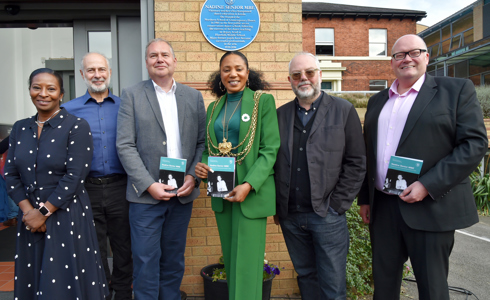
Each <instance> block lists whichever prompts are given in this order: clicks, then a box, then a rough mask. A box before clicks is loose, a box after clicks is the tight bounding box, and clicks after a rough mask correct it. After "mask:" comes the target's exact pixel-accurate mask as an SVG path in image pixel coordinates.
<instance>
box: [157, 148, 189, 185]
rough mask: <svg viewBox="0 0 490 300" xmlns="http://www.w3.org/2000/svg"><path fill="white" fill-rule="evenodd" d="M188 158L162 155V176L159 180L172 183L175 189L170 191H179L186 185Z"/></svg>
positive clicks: (167, 183)
mask: <svg viewBox="0 0 490 300" xmlns="http://www.w3.org/2000/svg"><path fill="white" fill-rule="evenodd" d="M186 165H187V160H186V159H180V158H170V157H163V156H162V157H160V176H159V178H160V179H159V180H158V182H160V183H163V184H166V185H170V186H171V187H172V188H173V189H171V190H167V192H168V193H174V194H176V193H177V190H178V189H179V188H180V187H181V186H183V185H184V177H185V170H186Z"/></svg>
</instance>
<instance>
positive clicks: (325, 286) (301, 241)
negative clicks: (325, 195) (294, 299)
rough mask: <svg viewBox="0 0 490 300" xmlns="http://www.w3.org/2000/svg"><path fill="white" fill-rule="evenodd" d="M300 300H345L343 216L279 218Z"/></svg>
mask: <svg viewBox="0 0 490 300" xmlns="http://www.w3.org/2000/svg"><path fill="white" fill-rule="evenodd" d="M279 221H280V223H281V229H282V232H283V234H284V239H285V240H286V246H287V248H288V251H289V255H290V256H291V260H292V261H293V265H294V269H295V270H296V272H297V273H298V286H299V289H300V292H301V298H302V299H303V300H338V299H346V282H345V272H346V270H345V269H346V264H347V252H348V250H349V231H348V229H347V221H346V218H345V214H344V215H340V216H339V215H336V214H334V213H332V212H330V211H329V213H328V215H327V216H326V217H325V218H322V217H320V216H319V215H317V214H316V213H314V212H309V213H289V215H288V216H287V217H286V218H280V219H279Z"/></svg>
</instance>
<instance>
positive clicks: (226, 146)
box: [218, 94, 243, 155]
mask: <svg viewBox="0 0 490 300" xmlns="http://www.w3.org/2000/svg"><path fill="white" fill-rule="evenodd" d="M242 98H243V94H242ZM242 98H240V101H238V104H237V105H236V106H235V110H233V112H232V113H231V116H230V119H229V120H228V122H227V123H226V124H225V119H226V109H227V108H228V101H226V103H225V115H224V116H223V120H222V121H221V123H222V124H223V143H219V144H218V148H219V152H220V153H223V154H224V155H227V154H228V153H230V152H231V150H234V149H236V148H233V147H232V146H231V142H228V141H227V140H228V127H229V126H230V121H231V118H233V115H234V114H235V112H236V110H237V108H238V107H239V106H240V103H242ZM225 128H226V136H225Z"/></svg>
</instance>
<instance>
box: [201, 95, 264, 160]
mask: <svg viewBox="0 0 490 300" xmlns="http://www.w3.org/2000/svg"><path fill="white" fill-rule="evenodd" d="M263 93H264V92H263V91H256V92H255V93H254V109H253V113H252V124H251V125H250V127H249V128H248V132H247V135H246V136H245V138H244V139H243V141H241V142H240V143H239V144H238V145H237V146H236V147H233V148H231V150H234V149H237V148H238V147H240V146H241V145H243V143H244V142H245V141H246V140H247V138H248V136H249V135H250V133H251V135H250V139H249V140H248V144H247V146H245V148H244V149H243V151H242V152H240V153H237V154H234V153H231V152H229V153H228V156H233V157H238V156H241V155H243V156H242V157H240V158H239V159H238V160H237V161H236V162H237V163H238V164H239V165H241V163H242V161H243V160H244V159H245V157H246V156H247V155H248V153H249V152H250V150H251V149H252V145H253V142H254V139H255V131H256V129H257V116H258V112H259V99H260V96H262V94H263ZM221 99H223V96H221V98H219V100H218V101H216V102H215V103H214V105H213V110H212V111H211V116H210V117H209V122H208V126H207V128H206V131H207V139H208V152H209V154H210V155H211V156H221V153H220V152H219V151H218V152H217V153H214V152H213V151H211V147H212V148H214V149H216V150H219V148H218V147H217V146H216V145H214V144H213V142H212V140H211V136H210V135H209V126H210V125H211V120H212V119H213V114H214V110H215V109H216V107H217V106H218V104H219V102H220V101H221Z"/></svg>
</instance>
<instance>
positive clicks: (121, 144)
mask: <svg viewBox="0 0 490 300" xmlns="http://www.w3.org/2000/svg"><path fill="white" fill-rule="evenodd" d="M175 98H176V100H177V111H178V119H179V130H180V139H181V143H182V158H185V159H187V171H186V175H192V176H194V178H196V174H195V167H196V164H197V163H198V162H200V161H201V157H202V152H203V150H204V143H205V129H206V124H205V123H206V111H205V109H204V102H203V98H202V95H201V93H200V92H198V91H197V90H195V89H193V88H190V87H188V86H185V85H182V84H180V83H177V88H176V91H175ZM116 147H117V151H118V154H119V159H120V160H121V163H122V165H123V167H124V169H125V170H126V172H127V173H128V189H127V193H126V197H127V199H128V201H130V202H137V203H148V204H156V203H158V202H159V200H155V199H154V198H153V197H152V196H151V195H150V194H149V193H148V192H147V191H146V189H147V188H148V187H149V186H150V185H151V184H153V183H154V182H156V181H158V178H159V165H160V157H161V156H167V137H166V135H165V126H164V124H163V119H162V114H161V110H160V105H159V104H158V99H157V96H156V93H155V88H154V86H153V82H152V81H151V79H150V80H147V81H142V82H140V83H138V84H136V85H134V86H132V87H129V88H127V89H124V90H123V91H122V95H121V107H120V108H119V114H118V117H117V140H116ZM197 196H199V185H196V187H195V189H194V190H193V191H192V193H191V194H190V195H189V196H186V197H179V201H180V202H181V203H189V202H191V201H193V200H194V199H195V198H196V197H197Z"/></svg>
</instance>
